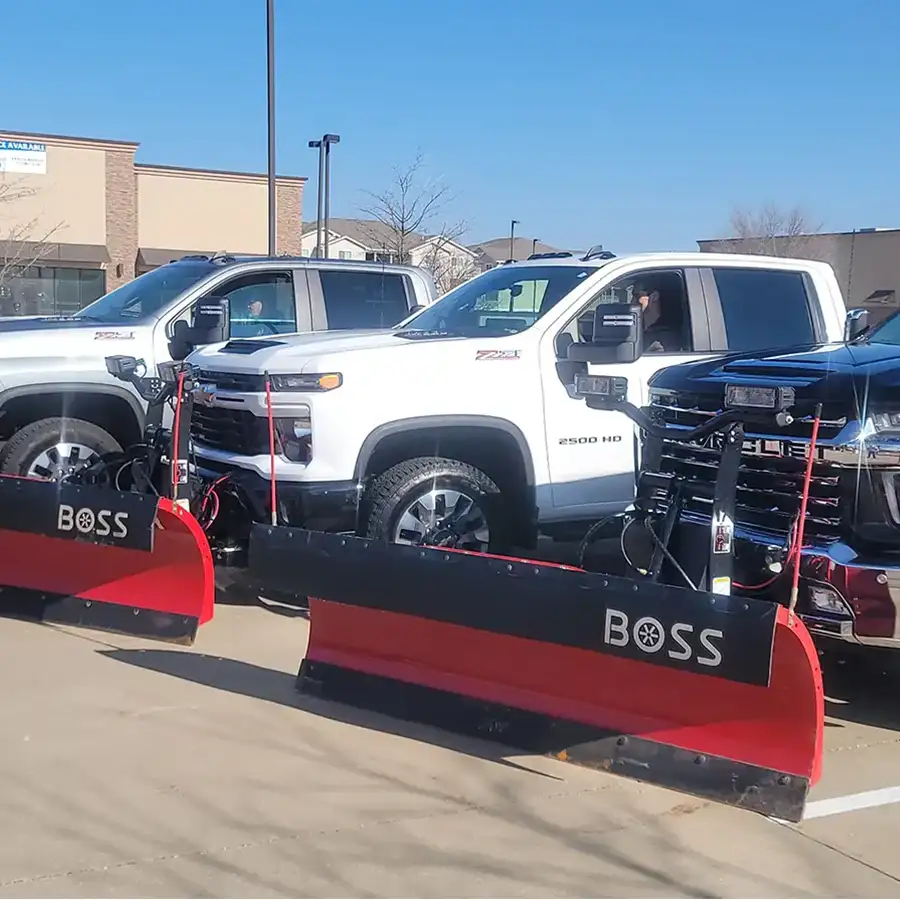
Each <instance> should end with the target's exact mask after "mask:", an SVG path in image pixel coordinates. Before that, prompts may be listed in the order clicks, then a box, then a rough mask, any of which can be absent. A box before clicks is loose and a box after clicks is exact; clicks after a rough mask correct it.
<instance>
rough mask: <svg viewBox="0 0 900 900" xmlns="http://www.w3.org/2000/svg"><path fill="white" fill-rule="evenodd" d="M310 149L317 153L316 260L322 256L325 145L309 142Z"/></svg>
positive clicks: (319, 142)
mask: <svg viewBox="0 0 900 900" xmlns="http://www.w3.org/2000/svg"><path fill="white" fill-rule="evenodd" d="M309 146H310V149H312V150H318V151H319V184H318V189H319V196H318V198H317V203H316V258H317V259H318V258H319V257H321V255H322V204H323V202H324V198H325V145H324V144H323V143H322V141H310V142H309Z"/></svg>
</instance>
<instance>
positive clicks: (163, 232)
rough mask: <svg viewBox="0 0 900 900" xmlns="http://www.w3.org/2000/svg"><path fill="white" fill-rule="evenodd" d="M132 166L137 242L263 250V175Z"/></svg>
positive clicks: (265, 202)
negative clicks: (254, 175)
mask: <svg viewBox="0 0 900 900" xmlns="http://www.w3.org/2000/svg"><path fill="white" fill-rule="evenodd" d="M136 171H137V190H138V244H139V246H141V247H160V248H172V247H174V248H178V249H188V250H212V251H217V250H223V251H228V252H230V253H266V252H267V250H268V224H267V222H268V220H267V214H268V213H267V211H268V200H267V186H266V181H265V179H263V178H258V177H253V176H242V175H230V174H219V173H215V174H211V173H210V174H208V173H200V172H177V171H167V170H164V169H159V168H154V167H150V166H138V167H137V168H136ZM279 187H281V185H280V184H279ZM298 193H299V191H298ZM298 199H299V198H298ZM297 205H298V209H297V212H298V214H299V212H300V210H299V203H298V204H297ZM297 218H298V221H297V223H296V227H297V231H298V233H299V230H300V221H299V215H298V217H297Z"/></svg>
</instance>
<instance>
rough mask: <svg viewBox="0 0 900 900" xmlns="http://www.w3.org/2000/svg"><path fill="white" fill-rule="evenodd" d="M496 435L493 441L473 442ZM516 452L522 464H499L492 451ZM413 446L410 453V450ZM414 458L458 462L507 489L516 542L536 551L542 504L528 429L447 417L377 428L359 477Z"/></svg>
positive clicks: (360, 460)
mask: <svg viewBox="0 0 900 900" xmlns="http://www.w3.org/2000/svg"><path fill="white" fill-rule="evenodd" d="M485 433H488V434H490V435H491V436H492V437H493V438H494V440H493V441H490V442H487V443H485V442H483V441H473V440H472V438H473V437H475V436H484V435H485ZM488 445H490V446H496V447H498V448H499V447H502V448H504V450H505V449H506V448H509V449H511V450H512V449H514V458H513V460H512V461H513V462H514V463H516V465H512V466H504V465H500V466H497V465H493V464H492V460H491V459H490V453H489V447H488ZM407 448H408V449H407ZM413 456H446V457H451V458H458V459H460V461H461V462H466V463H469V464H470V465H473V466H475V467H476V468H479V469H482V470H483V471H484V472H485V474H487V475H489V476H490V477H491V478H492V479H493V480H494V481H495V482H496V483H497V484H498V485H499V486H500V488H501V490H502V491H504V492H508V493H510V494H511V495H512V496H513V497H515V504H514V505H515V508H514V509H513V514H514V519H515V522H516V530H517V534H516V543H517V544H518V545H519V546H523V547H531V546H532V545H533V543H534V541H535V540H536V536H537V502H536V485H535V473H534V459H533V457H532V453H531V448H530V447H529V445H528V441H527V439H526V438H525V435H524V434H523V432H522V430H521V429H520V428H519V427H518V426H517V425H515V424H514V423H513V422H510V421H509V420H508V419H503V418H500V417H498V416H481V415H443V416H413V417H410V418H407V419H395V420H394V421H391V422H385V423H384V424H382V425H379V426H378V427H377V428H375V429H374V430H373V431H372V432H370V434H369V435H368V436H367V437H366V439H365V441H363V444H362V447H360V450H359V454H358V455H357V458H356V467H355V471H354V476H355V478H356V480H357V482H364V481H366V479H367V478H369V477H370V476H372V475H377V474H380V472H382V471H384V470H385V469H387V468H389V467H390V466H391V465H393V464H394V463H396V462H399V461H401V460H402V459H404V458H410V457H413Z"/></svg>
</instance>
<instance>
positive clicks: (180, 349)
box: [169, 297, 229, 362]
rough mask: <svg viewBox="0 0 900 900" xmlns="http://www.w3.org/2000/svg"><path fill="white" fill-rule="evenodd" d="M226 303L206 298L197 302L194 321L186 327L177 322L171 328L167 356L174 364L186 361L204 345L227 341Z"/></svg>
mask: <svg viewBox="0 0 900 900" xmlns="http://www.w3.org/2000/svg"><path fill="white" fill-rule="evenodd" d="M228 322H229V317H228V301H227V300H222V299H220V298H216V297H207V298H206V299H204V300H199V301H197V305H196V307H195V308H194V321H193V324H192V325H188V323H187V322H185V321H184V320H179V321H177V322H176V323H175V325H174V326H173V328H172V340H170V341H169V356H171V357H172V359H173V360H175V361H176V362H181V361H182V360H183V359H186V358H187V357H188V356H189V355H190V354H191V353H193V351H194V350H195V349H196V348H197V347H202V346H203V345H204V344H218V343H219V342H221V341H225V340H227V339H228V331H229V328H228Z"/></svg>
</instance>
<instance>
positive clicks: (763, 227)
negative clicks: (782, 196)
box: [714, 203, 822, 257]
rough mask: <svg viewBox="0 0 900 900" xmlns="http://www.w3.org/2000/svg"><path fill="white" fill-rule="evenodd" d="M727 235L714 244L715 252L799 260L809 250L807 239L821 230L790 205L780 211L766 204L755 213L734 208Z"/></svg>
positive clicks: (803, 211)
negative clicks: (789, 207)
mask: <svg viewBox="0 0 900 900" xmlns="http://www.w3.org/2000/svg"><path fill="white" fill-rule="evenodd" d="M729 230H730V232H731V233H730V235H729V236H728V237H726V238H721V239H720V240H717V241H715V242H714V244H715V249H716V250H722V251H725V252H732V253H750V254H753V255H756V256H789V257H802V256H806V255H808V253H809V252H810V251H811V249H812V242H811V240H810V238H811V237H812V236H813V235H816V234H818V233H819V232H821V230H822V223H821V222H814V221H813V220H812V219H811V218H810V216H809V214H808V213H807V212H806V211H805V210H803V209H802V208H800V207H799V206H794V207H792V208H791V209H782V208H781V207H778V206H776V205H774V204H771V203H769V204H766V205H765V206H763V207H762V208H761V209H759V210H755V211H754V210H746V209H740V208H738V209H735V210H734V211H733V212H732V214H731V222H730V229H729Z"/></svg>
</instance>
